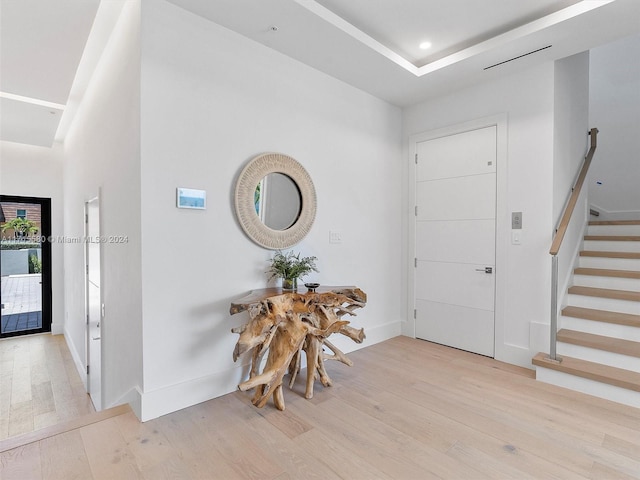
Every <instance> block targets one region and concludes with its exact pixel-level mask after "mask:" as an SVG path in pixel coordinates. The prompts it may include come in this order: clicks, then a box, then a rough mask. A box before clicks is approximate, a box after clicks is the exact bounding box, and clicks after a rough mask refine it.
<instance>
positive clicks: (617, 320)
mask: <svg viewBox="0 0 640 480" xmlns="http://www.w3.org/2000/svg"><path fill="white" fill-rule="evenodd" d="M562 315H564V316H565V317H573V318H582V319H584V320H593V321H596V322H604V323H614V324H616V325H627V326H630V327H638V328H640V315H633V314H631V313H620V312H609V311H607V310H595V309H593V308H583V307H565V308H563V309H562Z"/></svg>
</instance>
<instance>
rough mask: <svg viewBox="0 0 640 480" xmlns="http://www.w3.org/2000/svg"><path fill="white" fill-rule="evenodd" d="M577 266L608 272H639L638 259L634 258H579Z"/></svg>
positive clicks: (639, 264)
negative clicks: (603, 269)
mask: <svg viewBox="0 0 640 480" xmlns="http://www.w3.org/2000/svg"><path fill="white" fill-rule="evenodd" d="M578 266H580V267H584V268H606V269H610V270H632V271H636V272H637V271H640V259H636V258H632V259H629V258H608V257H582V256H581V257H580V259H579V260H578Z"/></svg>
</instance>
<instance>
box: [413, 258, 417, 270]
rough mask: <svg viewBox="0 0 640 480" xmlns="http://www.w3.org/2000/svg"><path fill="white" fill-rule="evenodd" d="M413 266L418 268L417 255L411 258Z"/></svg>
mask: <svg viewBox="0 0 640 480" xmlns="http://www.w3.org/2000/svg"><path fill="white" fill-rule="evenodd" d="M413 266H414V268H418V257H416V258H414V259H413Z"/></svg>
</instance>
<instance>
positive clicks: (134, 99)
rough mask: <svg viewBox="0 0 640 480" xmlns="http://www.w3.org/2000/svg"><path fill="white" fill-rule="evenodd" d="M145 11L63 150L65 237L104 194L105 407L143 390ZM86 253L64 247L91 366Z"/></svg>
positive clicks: (81, 346)
mask: <svg viewBox="0 0 640 480" xmlns="http://www.w3.org/2000/svg"><path fill="white" fill-rule="evenodd" d="M139 35H140V5H139V2H138V1H136V0H130V1H128V2H127V3H126V5H125V6H124V7H123V10H122V13H121V15H120V19H119V21H118V23H117V25H116V27H115V29H114V32H113V34H112V36H111V38H110V40H109V42H108V44H107V46H106V48H105V51H104V53H103V56H102V58H101V60H100V63H99V64H98V67H97V69H96V71H95V73H94V75H93V77H92V79H91V82H90V84H89V86H88V88H87V91H86V93H85V96H84V98H83V100H82V103H81V105H80V107H79V109H78V111H77V114H76V116H75V119H74V123H73V124H72V126H71V128H70V130H69V133H68V135H67V137H66V141H65V144H64V162H65V164H64V191H65V201H64V218H65V224H64V229H65V234H66V235H68V236H71V237H82V236H83V235H84V211H83V209H84V203H85V202H86V201H88V200H90V199H92V198H94V197H96V196H97V195H98V192H100V194H101V198H100V201H101V212H100V218H101V234H102V235H103V236H109V235H126V236H127V238H128V242H127V243H108V242H107V243H103V244H102V283H101V293H102V300H103V302H104V304H105V317H104V319H103V321H102V370H103V375H102V379H103V389H102V391H103V394H104V399H103V406H105V407H109V406H112V405H114V404H118V403H122V402H125V401H126V402H131V403H132V406H133V408H134V410H137V413H138V414H139V410H140V405H139V403H140V401H139V398H138V392H139V390H140V389H141V387H142V353H141V348H142V299H141V294H142V288H141V271H140V268H141V267H140V265H141V260H140V257H141V252H140V245H141V228H140V39H139ZM83 272H84V245H83V244H67V245H65V289H66V291H65V299H66V323H65V333H66V334H67V339H68V341H69V340H70V341H71V342H70V343H71V349H72V353H73V354H74V356H75V357H76V361H81V362H84V361H86V337H85V335H86V332H85V283H84V282H85V276H84V273H83Z"/></svg>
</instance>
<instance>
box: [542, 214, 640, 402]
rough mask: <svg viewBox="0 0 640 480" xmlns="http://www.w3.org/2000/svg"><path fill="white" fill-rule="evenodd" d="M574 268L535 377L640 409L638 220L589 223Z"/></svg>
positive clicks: (639, 249) (639, 230)
mask: <svg viewBox="0 0 640 480" xmlns="http://www.w3.org/2000/svg"><path fill="white" fill-rule="evenodd" d="M578 264H579V266H578V268H576V269H575V271H574V274H573V286H571V287H570V288H569V289H568V291H567V295H566V297H565V302H564V303H565V304H566V307H564V308H563V309H562V312H561V317H560V319H559V327H560V329H559V331H558V335H557V352H558V356H559V357H560V358H562V361H561V362H559V363H558V362H552V361H550V360H549V359H548V358H547V357H548V355H547V354H545V353H538V354H537V355H536V356H535V357H534V358H533V361H532V363H533V364H534V365H535V366H536V378H537V379H538V380H541V381H543V382H547V383H552V384H554V385H559V386H563V387H566V388H570V389H572V390H577V391H581V392H584V393H588V394H591V395H595V396H598V397H602V398H606V399H609V400H613V401H615V402H619V403H624V404H626V405H631V406H633V407H637V408H640V221H636V220H624V221H596V222H589V227H588V231H587V235H586V236H585V238H584V250H583V251H582V252H580V258H579V261H578Z"/></svg>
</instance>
